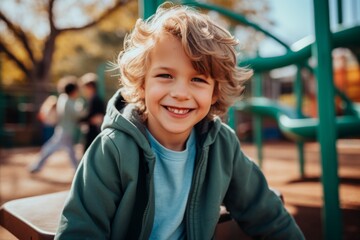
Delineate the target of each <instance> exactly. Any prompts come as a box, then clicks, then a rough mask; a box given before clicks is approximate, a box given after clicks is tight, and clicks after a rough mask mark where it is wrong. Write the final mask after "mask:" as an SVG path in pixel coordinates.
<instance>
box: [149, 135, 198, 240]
mask: <svg viewBox="0 0 360 240" xmlns="http://www.w3.org/2000/svg"><path fill="white" fill-rule="evenodd" d="M147 133H148V136H149V140H150V145H151V148H152V149H153V151H154V153H155V156H156V163H155V169H154V184H155V219H154V225H153V229H152V231H151V235H150V239H154V240H155V239H156V240H161V239H185V237H186V233H185V224H184V221H183V220H184V215H185V209H186V204H187V200H188V196H189V192H190V187H191V181H192V176H193V172H194V163H195V155H196V137H195V131H194V130H193V131H192V132H191V134H190V136H189V138H188V140H187V143H186V149H185V150H184V151H181V152H178V151H172V150H170V149H167V148H165V147H164V146H162V145H161V144H160V143H159V142H158V141H157V140H156V139H155V138H154V137H153V136H152V135H151V133H150V132H149V131H147Z"/></svg>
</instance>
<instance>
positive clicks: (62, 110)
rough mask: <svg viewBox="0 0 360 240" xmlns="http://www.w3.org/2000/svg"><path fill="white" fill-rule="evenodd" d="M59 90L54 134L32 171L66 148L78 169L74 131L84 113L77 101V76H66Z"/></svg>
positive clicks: (42, 149)
mask: <svg viewBox="0 0 360 240" xmlns="http://www.w3.org/2000/svg"><path fill="white" fill-rule="evenodd" d="M58 92H59V94H60V96H59V97H58V99H57V102H56V114H57V123H56V127H55V131H54V134H53V135H52V137H51V138H50V139H49V140H48V141H47V142H46V143H45V144H44V146H42V148H41V152H40V158H39V159H38V161H37V162H36V163H34V164H33V165H31V167H30V169H29V171H30V172H31V173H37V172H39V171H40V170H41V169H42V167H43V166H44V164H45V163H46V162H47V160H48V158H49V157H50V156H51V155H52V154H53V153H54V152H56V151H58V150H60V149H63V148H64V149H65V150H66V151H67V152H68V154H69V158H70V160H71V163H72V165H73V167H74V169H75V170H76V168H77V166H78V161H77V159H76V155H75V151H74V141H73V138H74V136H73V135H74V132H75V131H76V129H77V127H78V120H79V118H80V117H81V116H82V115H83V111H82V104H81V103H80V102H79V101H77V99H78V97H79V87H78V85H77V78H76V77H74V76H66V77H63V78H62V79H60V80H59V83H58Z"/></svg>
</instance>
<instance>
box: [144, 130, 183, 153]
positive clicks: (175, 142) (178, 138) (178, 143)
mask: <svg viewBox="0 0 360 240" xmlns="http://www.w3.org/2000/svg"><path fill="white" fill-rule="evenodd" d="M148 130H149V131H150V133H151V135H152V136H153V137H154V138H155V139H156V140H157V141H158V142H159V143H160V144H161V145H162V146H164V147H165V148H167V149H170V150H173V151H183V150H185V148H186V141H187V139H188V138H189V136H190V133H179V134H174V135H173V136H172V137H168V136H167V137H166V138H164V137H162V136H161V134H157V133H156V132H154V131H151V129H148Z"/></svg>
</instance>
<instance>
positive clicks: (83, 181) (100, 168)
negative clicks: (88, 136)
mask: <svg viewBox="0 0 360 240" xmlns="http://www.w3.org/2000/svg"><path fill="white" fill-rule="evenodd" d="M122 195H123V194H122V190H121V180H120V176H119V166H118V153H117V149H116V147H115V145H114V143H113V141H112V139H110V138H109V137H107V136H106V135H105V136H102V137H98V138H96V139H95V141H94V144H92V146H91V147H90V148H89V149H88V151H86V153H85V155H84V157H83V159H82V162H81V164H80V166H79V168H78V171H77V173H76V175H75V177H74V181H73V183H72V187H71V190H70V193H69V196H68V199H67V201H66V203H65V207H64V210H63V212H62V215H61V219H60V225H59V228H58V231H57V234H56V237H55V239H109V238H110V235H111V221H112V219H113V217H114V214H115V212H116V209H117V206H118V204H119V202H120V200H121V198H122Z"/></svg>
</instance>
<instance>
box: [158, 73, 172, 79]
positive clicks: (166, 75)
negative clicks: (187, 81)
mask: <svg viewBox="0 0 360 240" xmlns="http://www.w3.org/2000/svg"><path fill="white" fill-rule="evenodd" d="M156 77H159V78H172V76H171V75H170V74H166V73H163V74H158V75H156Z"/></svg>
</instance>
